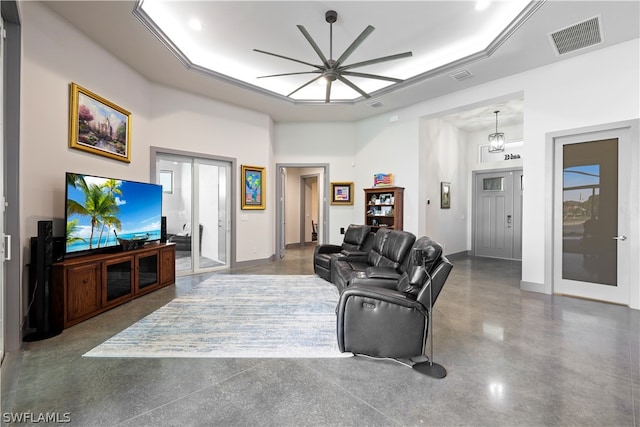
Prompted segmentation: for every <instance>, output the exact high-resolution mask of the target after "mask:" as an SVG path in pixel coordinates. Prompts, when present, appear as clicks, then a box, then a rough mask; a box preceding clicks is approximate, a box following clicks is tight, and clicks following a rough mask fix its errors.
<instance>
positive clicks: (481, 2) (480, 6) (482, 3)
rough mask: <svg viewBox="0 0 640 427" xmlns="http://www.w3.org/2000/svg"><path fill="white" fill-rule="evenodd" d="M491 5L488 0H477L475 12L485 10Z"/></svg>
mask: <svg viewBox="0 0 640 427" xmlns="http://www.w3.org/2000/svg"><path fill="white" fill-rule="evenodd" d="M490 4H491V1H490V0H478V1H477V2H476V10H485V9H486V8H488V7H489V5H490Z"/></svg>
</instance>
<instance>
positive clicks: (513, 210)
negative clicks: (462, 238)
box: [473, 169, 523, 259]
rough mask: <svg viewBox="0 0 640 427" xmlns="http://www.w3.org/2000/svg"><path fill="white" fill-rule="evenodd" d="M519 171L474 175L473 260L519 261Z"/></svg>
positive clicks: (520, 257)
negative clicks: (477, 258)
mask: <svg viewBox="0 0 640 427" xmlns="http://www.w3.org/2000/svg"><path fill="white" fill-rule="evenodd" d="M522 176H523V175H522V169H516V170H506V171H504V170H503V171H492V172H478V173H475V174H474V188H475V190H474V191H475V192H474V227H473V232H474V252H475V255H476V256H483V257H491V258H505V259H522V194H523V189H522Z"/></svg>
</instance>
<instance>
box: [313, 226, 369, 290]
mask: <svg viewBox="0 0 640 427" xmlns="http://www.w3.org/2000/svg"><path fill="white" fill-rule="evenodd" d="M373 237H374V234H373V233H372V232H371V227H370V226H368V225H356V224H351V225H350V226H349V227H347V231H346V232H345V233H344V239H343V241H342V244H341V245H332V244H322V245H318V246H316V249H315V251H314V253H313V271H314V272H315V273H316V274H317V275H318V276H320V277H322V278H323V279H325V280H328V281H331V264H332V262H333V260H335V259H336V258H337V257H339V256H366V254H367V253H368V252H369V250H370V249H371V244H372V243H373Z"/></svg>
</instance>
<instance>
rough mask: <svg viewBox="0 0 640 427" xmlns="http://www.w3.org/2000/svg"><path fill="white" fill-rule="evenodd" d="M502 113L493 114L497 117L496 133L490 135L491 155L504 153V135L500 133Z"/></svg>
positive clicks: (495, 112)
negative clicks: (499, 118) (500, 115)
mask: <svg viewBox="0 0 640 427" xmlns="http://www.w3.org/2000/svg"><path fill="white" fill-rule="evenodd" d="M499 112H500V111H499V110H497V111H494V112H493V113H494V114H495V115H496V131H495V133H492V134H491V135H489V152H490V153H500V152H502V151H504V133H503V132H498V113H499Z"/></svg>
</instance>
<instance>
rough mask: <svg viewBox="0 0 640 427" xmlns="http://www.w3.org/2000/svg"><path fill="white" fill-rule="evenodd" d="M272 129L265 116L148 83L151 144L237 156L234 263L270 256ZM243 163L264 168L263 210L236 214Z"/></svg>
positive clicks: (238, 210)
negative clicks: (264, 199) (264, 202)
mask: <svg viewBox="0 0 640 427" xmlns="http://www.w3.org/2000/svg"><path fill="white" fill-rule="evenodd" d="M271 125H272V124H271V120H270V118H269V117H268V116H267V115H265V114H260V113H256V112H253V111H248V110H244V109H242V108H238V107H235V106H232V105H228V104H224V103H221V102H217V101H213V100H210V99H207V98H204V97H202V96H199V95H194V94H190V93H185V92H181V91H178V90H175V89H171V88H167V87H163V86H157V85H152V90H151V107H150V114H149V126H150V131H149V134H148V141H149V145H153V146H156V147H166V148H168V149H173V150H181V151H186V152H194V153H205V154H211V155H216V156H222V157H228V158H235V159H236V161H237V163H238V170H236V171H232V175H235V179H236V183H237V191H236V193H237V194H236V207H237V210H236V218H234V220H237V221H236V224H237V228H236V242H237V243H236V261H248V260H254V259H265V258H269V257H271V256H272V255H273V253H274V247H275V246H274V245H275V243H274V242H275V239H274V233H273V229H274V228H273V224H274V221H275V217H274V213H275V204H274V203H275V191H272V190H271V189H272V188H273V186H274V184H275V175H274V168H273V167H272V165H274V164H273V160H272V154H271V149H272V148H271ZM147 156H148V154H147ZM242 164H244V165H250V166H260V167H266V180H265V184H266V186H265V195H264V196H265V197H266V209H265V210H244V211H243V210H240V207H239V206H240V199H239V197H240V191H241V181H240V178H241V177H240V165H242ZM256 237H259V238H256Z"/></svg>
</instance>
